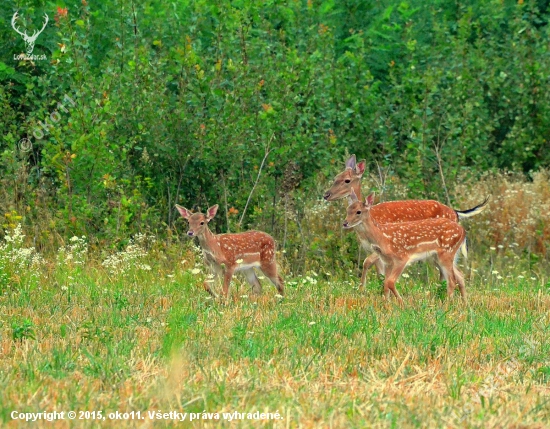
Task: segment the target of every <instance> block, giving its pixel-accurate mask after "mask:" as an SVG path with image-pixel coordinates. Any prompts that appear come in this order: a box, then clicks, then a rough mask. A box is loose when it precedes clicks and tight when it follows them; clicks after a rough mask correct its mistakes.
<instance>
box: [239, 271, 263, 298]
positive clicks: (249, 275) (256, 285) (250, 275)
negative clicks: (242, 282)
mask: <svg viewBox="0 0 550 429" xmlns="http://www.w3.org/2000/svg"><path fill="white" fill-rule="evenodd" d="M243 273H244V275H245V276H246V280H248V283H250V284H251V285H252V292H253V293H254V294H256V295H259V294H261V293H262V284H261V283H260V280H258V276H256V273H255V272H254V268H250V269H249V270H245V271H243Z"/></svg>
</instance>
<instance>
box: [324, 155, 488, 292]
mask: <svg viewBox="0 0 550 429" xmlns="http://www.w3.org/2000/svg"><path fill="white" fill-rule="evenodd" d="M365 167H366V161H365V160H362V161H360V162H357V161H356V158H355V155H352V156H351V157H350V158H349V159H348V160H347V161H346V168H345V169H344V171H342V172H341V173H339V174H337V175H336V177H335V178H334V182H333V184H332V186H331V187H330V189H329V190H328V191H327V192H326V193H325V195H324V199H325V200H326V201H335V200H339V199H342V198H346V197H348V200H349V198H350V195H351V192H352V190H353V192H355V195H356V196H357V198H358V199H359V200H362V199H363V197H362V194H361V178H362V177H363V173H364V172H365ZM348 202H349V201H348ZM488 202H489V197H487V198H486V199H485V201H483V202H482V203H481V204H478V205H477V206H475V207H473V208H471V209H469V210H463V211H461V210H454V209H452V208H450V207H448V206H446V205H444V204H441V203H440V202H438V201H434V200H405V201H389V202H384V203H380V204H377V205H375V206H373V207H371V209H370V215H371V217H372V218H373V219H374V220H375V221H376V222H377V223H379V224H386V223H396V222H410V221H415V220H422V219H430V218H436V219H437V218H446V219H449V220H451V221H454V222H458V221H459V219H464V218H468V217H471V216H474V215H476V214H478V213H481V212H482V211H483V210H484V209H485V208H486V207H487V204H488ZM356 233H357V235H358V238H359V241H360V243H361V245H362V246H363V247H364V248H365V249H367V250H369V249H370V247H371V246H370V242H369V240H368V238H367V237H366V235H365V233H364V232H363V230H361V229H359V230H357V229H356ZM373 264H374V265H376V268H377V271H378V273H379V274H384V271H383V268H382V266H383V264H382V263H381V262H380V261H379V256H378V254H377V253H376V252H375V253H373V254H371V255H369V256H368V257H367V258H366V259H365V261H364V262H363V272H362V274H361V285H364V284H365V281H366V277H367V267H370V266H372V265H373Z"/></svg>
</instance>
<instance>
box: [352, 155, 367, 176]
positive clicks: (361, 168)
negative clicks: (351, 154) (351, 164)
mask: <svg viewBox="0 0 550 429" xmlns="http://www.w3.org/2000/svg"><path fill="white" fill-rule="evenodd" d="M366 168H367V160H365V159H362V160H361V161H359V162H358V163H357V165H356V166H355V174H357V175H358V176H362V175H363V173H364V172H365V169H366Z"/></svg>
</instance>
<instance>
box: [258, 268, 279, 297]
mask: <svg viewBox="0 0 550 429" xmlns="http://www.w3.org/2000/svg"><path fill="white" fill-rule="evenodd" d="M260 269H261V270H262V272H263V273H264V274H265V275H266V276H267V278H268V279H269V280H271V283H273V284H274V285H275V287H276V288H277V290H278V291H279V294H281V295H284V294H285V287H284V282H283V279H282V277H281V276H280V275H279V273H278V272H277V263H276V262H275V261H274V260H273V261H272V262H268V263H265V264H262V265H261V266H260Z"/></svg>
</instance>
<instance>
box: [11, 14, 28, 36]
mask: <svg viewBox="0 0 550 429" xmlns="http://www.w3.org/2000/svg"><path fill="white" fill-rule="evenodd" d="M17 18H19V15H18V14H17V12H15V13H14V14H13V18H12V19H11V26H12V27H13V29H14V30H15V31H16V32H17V33H19V34H20V35H21V36H23V37H28V36H27V33H26V32H24V33H22V32H21V31H19V30H18V29H17V27H16V26H15V21H16V20H17Z"/></svg>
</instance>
